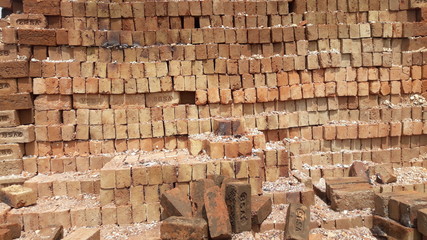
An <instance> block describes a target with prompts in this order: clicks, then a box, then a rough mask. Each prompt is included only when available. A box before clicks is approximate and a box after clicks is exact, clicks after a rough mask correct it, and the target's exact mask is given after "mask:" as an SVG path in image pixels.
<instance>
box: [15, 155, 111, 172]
mask: <svg viewBox="0 0 427 240" xmlns="http://www.w3.org/2000/svg"><path fill="white" fill-rule="evenodd" d="M112 158H113V156H112V155H109V154H102V155H90V156H85V157H81V156H75V157H35V156H29V157H24V158H23V159H22V161H23V164H22V165H23V171H25V172H29V173H41V174H47V173H65V172H87V171H93V170H100V169H101V168H102V167H103V166H104V165H105V164H106V163H108V162H109V161H110V160H111V159H112Z"/></svg>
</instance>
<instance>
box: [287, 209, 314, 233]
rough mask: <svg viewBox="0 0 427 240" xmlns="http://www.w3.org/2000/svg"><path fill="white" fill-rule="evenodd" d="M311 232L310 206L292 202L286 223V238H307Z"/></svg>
mask: <svg viewBox="0 0 427 240" xmlns="http://www.w3.org/2000/svg"><path fill="white" fill-rule="evenodd" d="M309 232H310V208H308V207H306V206H304V205H302V204H299V203H291V204H290V205H289V207H288V213H287V215H286V225H285V239H292V240H305V239H308V234H309Z"/></svg>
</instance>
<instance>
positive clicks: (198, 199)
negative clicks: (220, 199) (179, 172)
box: [190, 179, 215, 217]
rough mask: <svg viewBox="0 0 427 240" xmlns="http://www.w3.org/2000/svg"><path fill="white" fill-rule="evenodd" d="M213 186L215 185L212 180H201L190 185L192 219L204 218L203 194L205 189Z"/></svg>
mask: <svg viewBox="0 0 427 240" xmlns="http://www.w3.org/2000/svg"><path fill="white" fill-rule="evenodd" d="M213 186H215V183H214V181H213V180H212V179H201V180H198V181H195V182H191V183H190V198H191V204H192V210H193V216H194V217H206V212H205V213H203V212H204V207H205V199H204V194H205V190H206V189H208V188H210V187H213Z"/></svg>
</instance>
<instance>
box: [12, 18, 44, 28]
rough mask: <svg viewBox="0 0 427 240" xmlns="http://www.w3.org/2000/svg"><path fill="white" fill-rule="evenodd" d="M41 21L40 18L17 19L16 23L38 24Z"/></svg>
mask: <svg viewBox="0 0 427 240" xmlns="http://www.w3.org/2000/svg"><path fill="white" fill-rule="evenodd" d="M41 23H42V21H41V20H40V19H17V20H16V24H18V25H31V26H37V25H40V24H41Z"/></svg>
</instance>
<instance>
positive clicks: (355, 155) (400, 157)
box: [290, 146, 427, 176]
mask: <svg viewBox="0 0 427 240" xmlns="http://www.w3.org/2000/svg"><path fill="white" fill-rule="evenodd" d="M426 149H427V147H426V146H424V147H414V148H403V149H394V148H393V149H379V150H362V151H348V152H346V153H340V152H338V153H327V152H324V153H316V154H303V155H298V156H292V157H291V159H290V160H291V164H290V167H291V168H292V169H298V170H301V169H302V168H303V165H305V164H308V165H310V166H325V167H327V166H328V165H336V164H347V165H351V164H352V162H353V161H354V160H362V161H369V162H375V163H401V162H409V161H412V160H413V159H417V160H418V158H419V156H420V154H425V153H426V152H425V151H426ZM347 176H348V175H347Z"/></svg>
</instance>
